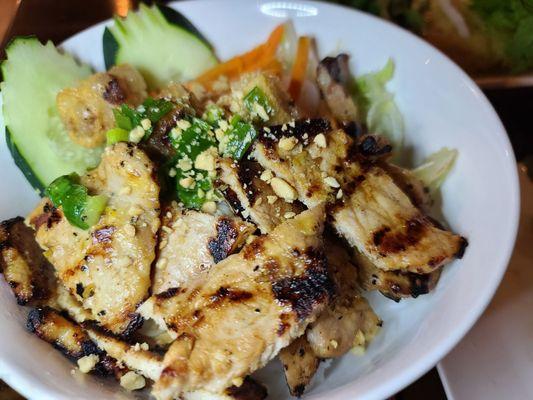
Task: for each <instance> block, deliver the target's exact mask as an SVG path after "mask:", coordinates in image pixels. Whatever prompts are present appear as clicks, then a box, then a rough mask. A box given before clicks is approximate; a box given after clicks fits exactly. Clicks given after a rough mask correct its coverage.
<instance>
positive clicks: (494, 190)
mask: <svg viewBox="0 0 533 400" xmlns="http://www.w3.org/2000/svg"><path fill="white" fill-rule="evenodd" d="M175 7H176V8H177V9H179V10H181V11H182V12H183V13H184V14H185V15H186V16H187V17H188V18H190V19H191V20H192V21H193V22H194V24H195V25H196V26H197V27H198V28H199V30H200V31H201V32H203V33H204V34H205V36H206V37H207V38H208V39H209V40H210V41H211V42H212V43H213V44H214V46H215V48H216V51H217V53H218V55H219V57H220V58H221V59H226V58H228V57H230V56H232V55H234V54H237V53H240V52H242V51H244V50H247V49H249V48H251V47H252V46H254V45H256V44H257V43H259V42H260V41H262V40H264V39H265V37H266V36H267V35H268V33H269V32H270V31H271V29H272V28H273V27H274V26H275V25H277V24H279V23H280V22H282V21H284V20H285V19H287V17H289V18H293V20H294V23H295V26H296V30H297V32H298V33H299V34H309V35H312V36H314V37H316V38H317V40H318V47H319V51H320V55H321V56H325V55H328V54H335V53H338V52H339V51H344V52H347V53H349V54H351V56H352V59H351V60H352V70H353V71H354V72H356V73H357V74H360V73H364V72H367V71H371V70H374V69H377V68H380V67H382V66H383V65H384V64H385V62H386V60H387V59H388V58H389V57H392V58H393V59H394V61H395V63H396V67H397V69H396V74H395V77H394V80H393V82H392V83H391V85H390V87H391V89H392V90H393V91H394V93H395V94H396V98H397V101H398V104H399V107H400V109H401V111H402V113H403V115H404V117H405V121H406V131H407V144H408V146H409V147H412V149H413V151H414V153H413V154H414V156H415V159H417V160H420V159H421V158H423V156H425V155H428V154H429V153H431V152H433V151H435V150H438V149H439V148H441V147H443V146H447V147H452V148H456V149H458V150H459V159H458V161H457V164H456V167H455V169H454V170H453V172H452V173H451V174H450V176H449V178H448V180H447V181H446V183H445V184H444V186H443V188H442V204H443V206H442V211H443V214H444V215H445V216H446V220H447V222H448V223H449V224H450V226H451V227H452V228H453V229H454V230H455V231H457V232H459V233H461V234H462V235H464V236H466V237H467V238H468V239H469V241H470V245H469V247H468V249H467V251H466V254H465V256H464V258H463V259H462V260H459V261H456V262H454V263H452V264H451V265H449V266H448V267H446V268H445V270H444V273H443V275H442V279H441V281H440V283H439V285H438V287H437V289H436V290H435V291H434V292H433V293H431V294H429V295H426V296H422V297H420V298H419V299H415V300H404V301H402V302H401V303H399V304H396V303H394V302H392V301H390V300H387V299H385V298H384V297H382V296H380V295H377V294H371V295H370V296H369V297H370V301H371V303H372V305H373V306H374V307H375V310H376V311H377V313H378V314H379V315H380V316H381V317H382V319H383V320H384V326H383V329H382V331H381V333H380V335H379V336H378V337H377V339H376V340H375V342H373V343H372V344H371V346H370V348H369V349H368V352H367V353H366V354H365V355H364V356H355V355H352V354H348V355H346V356H345V357H343V358H342V359H339V360H335V361H333V362H329V363H324V365H323V366H322V370H321V374H320V377H319V378H318V379H316V380H315V383H314V384H313V386H312V388H311V390H309V392H308V393H307V397H306V398H308V399H325V398H326V396H327V398H328V399H329V400H336V399H339V400H340V399H351V398H353V397H354V396H355V395H357V398H358V399H360V400H363V399H365V400H366V399H381V398H385V397H387V396H389V395H391V394H393V393H394V392H395V391H397V390H399V389H401V388H402V387H403V386H405V385H407V384H409V383H410V382H412V381H413V380H415V379H416V378H417V377H418V376H420V375H421V374H423V373H424V372H426V371H427V370H428V369H429V368H431V367H432V366H433V365H435V364H436V363H437V362H438V360H439V359H440V358H442V357H443V356H444V355H445V354H446V353H447V352H448V351H449V350H450V349H451V348H452V347H453V346H454V345H455V344H456V343H457V342H458V340H460V338H461V337H462V336H463V335H464V334H465V333H466V331H467V330H468V329H469V328H470V327H471V326H472V324H473V323H474V322H475V320H476V319H477V317H478V316H479V315H480V313H481V312H482V311H483V309H484V308H485V306H486V305H487V303H488V301H489V300H490V298H491V297H492V294H493V293H494V291H495V289H496V287H497V285H498V284H499V282H500V279H501V276H502V275H503V272H504V271H505V267H506V265H507V262H508V259H509V256H510V253H511V251H512V248H513V244H514V239H515V234H516V227H517V220H518V209H519V205H518V185H517V175H516V164H515V159H514V155H513V152H512V149H511V147H510V145H509V141H508V139H507V136H506V133H505V131H504V129H503V127H502V125H501V123H500V121H499V119H498V117H497V116H496V114H495V112H494V110H493V109H492V107H491V106H490V104H489V103H488V102H487V100H486V98H485V97H484V96H483V94H482V93H481V92H480V91H479V89H478V88H477V86H476V85H475V84H474V83H473V82H472V81H471V80H470V79H469V78H468V77H467V76H466V75H465V74H464V73H463V72H462V71H461V70H460V69H459V68H458V67H456V66H455V65H454V64H453V63H452V62H451V61H449V60H448V59H447V58H446V57H445V56H443V55H442V54H441V53H439V52H438V51H436V50H435V49H434V48H432V47H431V46H429V45H428V44H426V43H424V42H423V41H421V40H419V39H417V38H416V37H414V36H413V35H411V34H409V33H407V32H405V31H403V30H400V29H398V28H396V27H394V26H392V25H390V24H388V23H385V22H383V21H380V20H378V19H376V18H373V17H370V16H367V15H364V14H362V13H358V12H355V11H352V10H348V9H346V8H341V7H336V6H332V5H327V4H322V3H315V2H303V1H295V2H292V1H289V2H268V1H266V2H255V1H245V0H230V1H224V2H221V1H215V0H211V1H198V2H182V3H177V4H175ZM102 30H103V25H102V24H100V25H98V26H95V27H93V28H91V29H89V30H86V31H84V32H82V33H80V34H78V35H76V36H74V37H73V38H72V39H70V40H68V41H67V42H66V43H65V44H64V47H65V49H67V50H68V51H71V52H73V53H74V54H76V55H77V56H78V57H79V58H80V59H81V60H83V61H85V62H88V63H90V64H91V65H93V66H94V67H95V68H96V69H103V60H102V46H101V34H102ZM2 140H3V139H2ZM0 148H1V151H0V170H2V171H3V178H2V180H1V181H0V193H1V195H0V217H1V218H2V219H5V218H9V217H12V216H14V215H17V214H18V215H25V213H27V212H28V211H29V210H30V209H31V208H32V207H33V206H34V205H35V203H36V201H37V196H36V194H35V193H34V192H33V191H32V190H31V188H30V186H29V185H28V184H27V183H26V181H25V179H24V177H23V176H22V174H21V173H20V172H19V171H18V170H17V168H16V167H15V165H14V164H13V162H12V160H11V157H10V155H9V153H8V151H7V149H6V146H5V143H3V144H1V145H0ZM0 302H1V304H2V307H1V308H0V330H1V331H2V335H3V341H2V343H3V345H2V346H1V347H0V377H2V378H3V379H5V380H6V381H7V382H8V383H10V384H11V385H13V386H14V387H15V388H16V389H17V390H19V391H21V392H22V393H23V394H25V395H26V396H28V397H30V398H34V399H55V400H57V399H71V398H77V399H87V400H89V399H93V398H122V397H124V398H129V396H130V395H128V394H125V393H124V392H123V391H122V390H121V389H120V388H119V387H118V385H115V384H114V383H112V382H105V381H102V380H99V379H96V378H93V377H90V376H83V374H80V373H75V374H74V375H72V374H71V370H72V369H73V365H72V364H71V363H69V362H68V361H67V360H65V359H64V358H63V357H62V356H61V355H60V354H59V353H58V352H57V351H56V350H54V349H52V347H50V346H49V345H47V344H45V343H43V342H41V341H39V340H38V339H37V338H36V337H34V336H32V335H31V334H29V333H27V332H26V331H25V329H24V323H25V315H26V311H25V310H23V309H22V308H20V307H18V306H17V305H16V304H15V301H14V300H13V297H12V295H11V293H10V291H9V289H8V287H7V285H6V284H5V283H4V282H3V280H2V283H1V284H0ZM257 375H258V376H259V377H260V379H262V380H263V382H265V383H267V385H268V386H269V392H270V394H271V397H270V398H273V399H279V400H281V399H284V398H288V393H287V391H286V389H285V384H284V380H283V376H282V373H281V367H280V365H279V363H278V362H277V361H275V362H273V363H271V364H270V365H269V366H267V367H266V368H265V369H264V370H262V371H259V372H258V373H257ZM73 376H74V378H73Z"/></svg>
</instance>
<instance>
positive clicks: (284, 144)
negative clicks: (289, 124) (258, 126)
mask: <svg viewBox="0 0 533 400" xmlns="http://www.w3.org/2000/svg"><path fill="white" fill-rule="evenodd" d="M297 143H298V139H296V138H295V137H285V136H284V137H282V138H281V139H280V141H279V148H280V149H281V150H284V151H291V150H292V149H294V146H296V144H297Z"/></svg>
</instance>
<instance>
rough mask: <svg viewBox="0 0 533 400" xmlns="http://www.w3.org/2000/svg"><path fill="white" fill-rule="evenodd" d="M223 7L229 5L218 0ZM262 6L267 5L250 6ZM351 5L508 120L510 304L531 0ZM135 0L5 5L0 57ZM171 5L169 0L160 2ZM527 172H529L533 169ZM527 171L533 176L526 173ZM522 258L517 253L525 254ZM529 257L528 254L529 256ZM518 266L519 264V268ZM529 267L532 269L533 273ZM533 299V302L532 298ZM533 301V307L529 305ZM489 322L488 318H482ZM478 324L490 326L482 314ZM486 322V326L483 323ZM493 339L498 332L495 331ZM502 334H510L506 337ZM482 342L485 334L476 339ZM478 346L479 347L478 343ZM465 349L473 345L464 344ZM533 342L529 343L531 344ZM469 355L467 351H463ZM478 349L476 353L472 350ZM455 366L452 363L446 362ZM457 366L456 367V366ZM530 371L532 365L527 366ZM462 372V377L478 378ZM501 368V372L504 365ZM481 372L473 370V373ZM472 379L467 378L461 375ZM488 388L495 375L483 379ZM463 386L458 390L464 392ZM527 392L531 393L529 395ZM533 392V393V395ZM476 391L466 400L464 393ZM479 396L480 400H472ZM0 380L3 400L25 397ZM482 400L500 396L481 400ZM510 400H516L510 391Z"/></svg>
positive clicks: (447, 378) (427, 391) (528, 221)
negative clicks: (420, 43)
mask: <svg viewBox="0 0 533 400" xmlns="http://www.w3.org/2000/svg"><path fill="white" fill-rule="evenodd" d="M220 1H223V0H220ZM250 1H257V2H258V3H263V2H266V1H260V0H250ZM330 2H331V3H338V4H342V5H344V6H348V7H354V8H357V9H360V10H362V11H364V12H368V13H371V14H374V15H377V16H379V17H381V18H384V19H387V20H389V21H391V22H393V23H395V24H398V25H400V26H402V27H404V28H405V29H408V30H410V31H411V32H413V33H415V34H417V35H419V36H421V37H423V38H424V39H426V40H428V41H429V42H431V43H432V44H434V45H435V46H436V47H438V48H440V49H441V50H442V51H444V52H445V53H446V54H448V55H449V56H450V57H451V58H452V59H453V60H454V61H456V62H457V63H458V64H459V65H460V66H461V67H463V69H465V70H466V71H467V72H468V73H469V74H470V75H471V76H472V77H473V78H474V79H475V80H476V82H477V83H478V84H479V85H480V87H481V88H482V89H483V91H484V93H485V94H486V96H487V97H488V98H489V100H490V101H491V102H492V104H493V106H494V108H495V109H496V111H497V112H498V114H499V116H500V118H501V119H502V121H503V123H504V125H505V127H506V129H507V132H508V134H509V137H510V139H511V142H512V144H513V147H514V151H515V154H516V157H517V161H518V162H519V163H520V171H521V175H522V176H521V179H522V182H521V184H522V205H523V216H522V221H521V228H520V233H519V241H518V243H519V244H518V247H517V250H516V252H515V255H514V258H513V261H512V265H511V267H510V271H509V272H508V274H507V276H506V278H505V280H504V283H503V284H502V287H501V288H500V291H499V292H498V294H497V296H496V298H495V300H494V302H493V305H491V307H489V310H488V311H487V313H486V314H488V315H489V316H491V317H492V316H493V314H491V308H493V307H495V305H494V303H497V302H499V303H502V302H503V303H505V302H506V293H507V292H508V290H509V287H510V286H509V285H513V284H516V283H513V282H515V281H516V279H520V280H521V284H522V285H523V286H524V287H526V288H527V287H529V288H530V287H532V282H531V272H528V273H526V274H524V273H523V270H524V269H525V268H527V265H528V264H530V261H531V257H529V256H528V254H529V253H530V249H529V247H530V245H527V243H528V242H529V243H531V239H532V238H533V215H532V213H531V205H532V203H533V199H532V197H531V188H532V185H531V181H530V179H531V175H532V172H533V128H532V125H533V124H532V123H531V115H532V114H533V0H332V1H330ZM138 3H139V1H137V0H91V1H87V0H0V44H1V47H0V58H3V57H4V47H5V45H6V43H7V42H8V41H9V40H10V38H12V37H13V36H17V35H31V34H33V35H37V36H38V37H39V38H40V39H41V40H42V41H46V40H52V41H53V42H54V43H56V44H58V43H61V41H63V40H64V39H66V38H68V37H69V36H71V35H73V34H75V33H77V32H79V31H80V30H82V29H85V28H87V27H89V26H91V25H93V24H95V23H97V22H100V21H102V20H105V19H107V18H109V17H111V16H112V15H113V14H118V15H121V16H124V15H126V14H127V12H128V10H130V9H135V8H136V7H137V5H138ZM162 3H166V1H162ZM528 166H529V168H528ZM528 172H529V175H530V178H529V179H528V178H527V177H526V176H527V175H526V174H527V173H528ZM520 251H521V252H522V253H519V252H520ZM527 252H529V253H528V254H526V253H527ZM513 263H514V264H513ZM529 270H531V268H530V267H529V268H528V271H529ZM530 297H531V296H530ZM528 301H530V302H531V299H529V300H528ZM483 318H485V320H484V319H483ZM483 318H482V320H481V321H480V322H479V323H478V326H479V325H480V324H481V325H483V324H486V319H487V318H488V317H486V316H484V317H483ZM484 321H485V322H484ZM492 333H494V332H492ZM500 333H501V334H502V335H503V334H505V333H504V332H500ZM477 335H478V336H479V334H477ZM483 336H484V335H482V336H481V337H480V338H477V339H476V328H474V331H473V332H471V333H470V334H469V336H468V337H467V338H466V339H465V340H464V341H463V343H462V344H461V345H460V346H459V349H460V350H461V352H462V353H458V351H459V350H456V351H454V352H453V353H452V355H451V356H449V357H448V359H447V360H445V362H444V363H443V364H441V366H440V371H441V373H442V375H443V376H444V385H445V386H447V391H448V398H450V397H451V396H452V393H455V394H456V396H455V397H454V398H457V399H458V400H462V399H477V398H481V397H477V396H476V394H475V393H476V392H475V391H472V390H471V388H470V389H468V390H463V391H461V390H460V389H461V388H460V385H463V386H464V385H465V382H460V383H459V384H458V383H457V377H456V378H455V380H456V382H455V383H454V382H453V379H454V374H453V370H454V369H455V366H456V365H459V363H463V364H465V363H466V364H468V362H467V361H468V360H470V359H472V357H471V356H469V353H468V352H469V351H470V353H471V354H475V352H472V349H475V350H476V351H478V350H479V351H482V349H481V348H480V347H479V346H480V341H481V342H483ZM476 340H477V341H476ZM464 343H467V345H465V344H464ZM529 343H531V342H529ZM465 346H466V349H464V350H462V349H461V347H463V348H465ZM472 346H473V347H472ZM448 360H449V361H448ZM454 363H455V364H454ZM529 365H530V367H531V364H529ZM466 367H467V366H465V370H464V371H461V373H460V374H459V375H461V374H462V375H465V374H468V373H471V376H472V377H473V378H471V379H476V376H475V372H472V371H470V372H469V371H467V370H466ZM502 367H503V366H502ZM473 369H475V368H473ZM463 378H464V379H463V381H468V380H469V379H467V378H468V375H466V377H465V376H463ZM477 378H478V379H480V380H481V381H479V382H475V381H474V382H471V383H470V385H471V387H473V386H475V385H483V384H484V381H486V380H490V379H492V378H491V377H490V376H483V375H480V376H478V377H477ZM458 385H459V386H458ZM527 390H528V389H527V388H526V391H527ZM531 390H533V389H531ZM459 392H461V393H470V394H469V395H468V396H469V397H465V395H458V393H459ZM529 393H530V394H531V397H529V398H533V393H532V392H529ZM472 396H476V397H472ZM21 398H22V397H20V396H18V395H17V394H16V393H15V392H13V391H12V390H11V389H10V388H9V387H8V386H7V385H5V384H4V383H3V382H1V381H0V399H1V400H11V399H21ZM446 398H447V396H446V393H445V390H444V387H443V383H442V381H441V379H440V378H439V374H438V373H437V370H436V369H433V370H432V371H430V372H429V373H428V374H426V375H425V376H424V377H422V378H421V379H420V380H418V381H417V382H415V383H414V384H413V385H411V386H409V387H408V388H406V389H404V390H403V391H402V392H400V393H398V394H397V395H396V396H395V397H394V399H395V400H411V399H432V400H440V399H446ZM483 398H484V399H489V398H495V399H496V398H498V397H491V396H489V397H483ZM507 398H508V399H509V400H510V399H512V398H514V397H513V395H512V393H511V394H510V396H509V397H507Z"/></svg>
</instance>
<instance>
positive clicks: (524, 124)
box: [0, 0, 533, 400]
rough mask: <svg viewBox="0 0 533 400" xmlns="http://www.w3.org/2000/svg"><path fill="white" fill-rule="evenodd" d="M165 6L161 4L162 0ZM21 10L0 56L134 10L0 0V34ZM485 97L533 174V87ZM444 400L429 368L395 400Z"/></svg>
mask: <svg viewBox="0 0 533 400" xmlns="http://www.w3.org/2000/svg"><path fill="white" fill-rule="evenodd" d="M163 2H164V1H163ZM19 3H20V7H19V10H18V13H17V16H16V18H15V20H14V21H13V24H12V25H11V26H10V29H9V30H8V33H7V34H6V35H5V38H4V40H3V41H2V43H0V45H1V46H0V58H3V57H4V47H5V44H6V43H7V42H8V41H9V39H10V38H12V37H13V36H17V35H32V34H33V35H37V36H38V37H39V38H40V39H41V40H43V41H44V40H52V41H53V42H54V43H60V42H61V41H62V40H64V39H65V38H68V37H69V36H71V35H73V34H75V33H77V32H79V31H80V30H82V29H84V28H87V27H89V26H91V25H93V24H95V23H97V22H100V21H102V20H105V19H107V18H109V17H111V16H112V15H113V14H120V15H124V14H125V13H126V12H127V10H128V9H130V8H134V7H136V5H137V4H138V0H91V1H86V0H23V1H21V0H0V9H2V12H0V14H1V15H0V34H2V30H1V28H2V26H5V25H4V20H5V19H6V15H7V13H6V12H4V10H7V9H9V8H10V7H12V8H16V5H18V4H19ZM485 94H486V95H487V97H488V98H489V100H490V101H491V102H492V104H493V105H494V107H495V109H496V111H497V112H498V114H499V115H500V117H501V119H502V121H503V123H504V125H505V127H506V129H507V131H508V133H509V136H510V139H511V142H512V144H513V148H514V150H515V153H516V156H517V159H518V160H519V161H523V162H524V163H526V164H530V165H531V167H532V168H531V169H530V171H533V134H532V132H531V122H530V121H531V113H532V112H533V88H518V89H505V90H497V89H491V90H486V91H485ZM428 398H431V399H432V400H442V399H446V394H445V392H444V388H443V385H442V383H441V380H440V378H439V375H438V373H437V370H436V369H435V368H434V369H432V370H431V371H430V372H428V373H427V374H426V375H424V376H423V377H422V378H420V379H419V380H418V381H416V382H415V383H413V384H412V385H410V386H409V387H407V388H405V389H404V390H402V391H401V392H400V393H398V394H397V395H396V396H394V399H395V400H419V399H420V400H422V399H428ZM0 399H2V400H15V399H17V400H19V399H22V397H21V396H19V395H18V394H16V393H15V392H14V391H12V390H11V389H10V388H9V387H8V386H7V385H5V384H4V383H3V382H1V381H0Z"/></svg>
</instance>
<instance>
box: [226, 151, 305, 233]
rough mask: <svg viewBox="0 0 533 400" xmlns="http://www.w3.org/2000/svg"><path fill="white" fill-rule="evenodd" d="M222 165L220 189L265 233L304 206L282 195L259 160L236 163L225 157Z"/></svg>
mask: <svg viewBox="0 0 533 400" xmlns="http://www.w3.org/2000/svg"><path fill="white" fill-rule="evenodd" d="M219 166H220V190H221V191H222V193H223V194H224V197H225V198H226V200H227V201H228V203H229V204H230V206H231V207H232V209H233V211H234V212H236V213H238V214H240V215H242V216H243V217H245V218H249V219H250V220H251V221H252V222H253V223H255V224H256V225H257V227H258V228H259V229H260V231H261V232H262V233H268V232H270V231H272V230H273V229H274V228H275V227H276V226H278V225H279V224H281V223H282V222H284V221H286V220H287V219H288V218H287V217H289V218H291V217H292V216H293V214H299V213H300V212H301V211H303V209H304V207H303V206H302V205H301V204H299V203H295V202H292V203H288V202H286V201H285V200H284V199H283V198H279V197H278V196H277V195H276V193H275V192H274V190H273V189H272V186H270V183H269V182H270V180H269V177H268V175H265V174H264V172H265V170H264V169H263V168H262V167H261V166H260V165H259V164H258V163H257V162H255V161H250V160H246V159H244V160H241V161H240V162H238V163H235V162H234V161H233V160H231V159H228V158H224V159H222V160H221V161H220V163H219Z"/></svg>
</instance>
